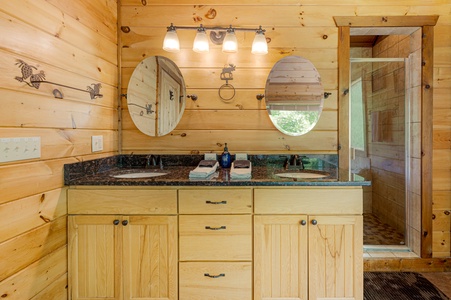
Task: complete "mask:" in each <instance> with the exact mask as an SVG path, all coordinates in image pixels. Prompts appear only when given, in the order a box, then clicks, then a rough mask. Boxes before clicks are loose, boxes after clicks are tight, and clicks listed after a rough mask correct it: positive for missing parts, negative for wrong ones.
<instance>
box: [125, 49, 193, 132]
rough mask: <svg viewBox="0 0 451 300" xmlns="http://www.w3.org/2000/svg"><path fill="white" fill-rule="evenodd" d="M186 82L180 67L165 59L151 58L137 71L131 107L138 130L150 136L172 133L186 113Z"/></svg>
mask: <svg viewBox="0 0 451 300" xmlns="http://www.w3.org/2000/svg"><path fill="white" fill-rule="evenodd" d="M185 100H186V99H185V81H184V80H183V76H182V73H181V72H180V70H179V68H178V67H177V65H176V64H175V63H174V62H173V61H172V60H170V59H169V58H166V57H163V56H153V57H148V58H146V59H144V60H143V61H141V62H140V63H139V64H138V66H137V67H136V68H135V70H134V71H133V74H132V77H131V78H130V82H129V84H128V89H127V105H128V111H129V113H130V116H131V118H132V120H133V123H134V124H135V125H136V127H137V128H138V129H139V130H140V131H141V132H142V133H144V134H147V135H150V136H163V135H166V134H168V133H169V132H171V131H172V130H173V129H174V128H175V126H177V124H178V122H179V121H180V119H181V118H182V115H183V112H184V110H185Z"/></svg>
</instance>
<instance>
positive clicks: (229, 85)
mask: <svg viewBox="0 0 451 300" xmlns="http://www.w3.org/2000/svg"><path fill="white" fill-rule="evenodd" d="M230 89H231V90H232V91H233V94H232V97H229V98H225V97H224V96H223V95H222V94H221V91H222V92H224V91H225V90H230ZM218 94H219V98H221V99H222V100H223V101H229V100H232V99H233V97H235V88H234V87H233V85H231V84H228V83H226V84H223V85H221V87H220V88H219V90H218Z"/></svg>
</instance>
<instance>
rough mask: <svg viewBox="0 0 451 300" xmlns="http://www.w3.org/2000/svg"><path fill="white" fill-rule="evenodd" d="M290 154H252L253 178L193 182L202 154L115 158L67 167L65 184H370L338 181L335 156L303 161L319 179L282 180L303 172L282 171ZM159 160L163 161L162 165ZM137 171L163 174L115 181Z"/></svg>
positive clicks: (224, 172)
mask: <svg viewBox="0 0 451 300" xmlns="http://www.w3.org/2000/svg"><path fill="white" fill-rule="evenodd" d="M289 157H290V156H289V155H286V154H284V155H250V156H249V160H250V161H251V162H252V178H251V179H231V178H230V169H222V168H221V167H218V169H217V171H216V172H215V173H213V174H212V175H210V176H209V177H207V178H205V179H197V178H196V179H190V178H189V172H190V171H191V170H193V169H194V168H195V167H196V166H197V164H198V163H199V162H200V161H201V160H202V159H203V156H202V155H152V156H151V155H116V156H111V157H107V158H101V159H95V160H90V161H84V162H79V163H74V164H67V165H65V166H64V182H65V184H66V185H72V186H74V185H92V186H94V185H111V186H368V185H371V182H370V181H367V180H365V179H364V178H362V177H359V176H353V178H354V179H352V180H349V181H339V180H338V179H337V168H336V167H335V166H336V161H337V157H336V155H307V156H303V157H302V160H303V161H304V164H305V170H304V172H307V171H308V172H318V173H326V174H328V176H327V177H324V178H320V179H292V178H280V177H278V176H276V175H275V174H277V173H286V172H302V171H301V170H300V169H299V167H293V166H290V169H289V170H285V169H284V168H283V164H284V161H286V160H287V159H288V158H289ZM160 161H161V162H162V163H161V164H160ZM136 172H162V173H167V174H166V175H162V176H158V177H151V178H136V179H130V178H115V177H113V176H114V175H118V174H124V173H136Z"/></svg>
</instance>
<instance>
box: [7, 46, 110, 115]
mask: <svg viewBox="0 0 451 300" xmlns="http://www.w3.org/2000/svg"><path fill="white" fill-rule="evenodd" d="M0 54H1V55H0V70H1V72H0V80H1V81H2V82H3V84H2V89H3V88H4V89H7V90H15V91H22V92H24V93H30V94H38V95H42V96H48V97H50V98H54V97H53V90H54V89H55V88H57V89H58V90H60V91H61V93H62V94H63V97H64V99H65V100H74V101H80V102H85V103H89V104H93V105H99V106H106V107H116V106H117V88H116V87H115V86H113V85H112V84H115V83H116V82H117V78H113V77H111V78H104V80H105V81H104V82H103V83H102V88H101V89H100V93H101V94H102V95H103V97H102V98H97V99H95V100H92V99H91V97H90V95H89V94H88V93H86V92H81V91H77V90H73V89H70V88H65V87H61V86H58V85H54V84H47V83H42V84H41V85H40V87H39V89H35V88H34V87H30V86H28V85H27V84H26V83H24V82H19V81H18V80H15V78H16V76H17V77H21V76H22V74H21V69H20V68H19V67H20V65H17V62H18V61H17V60H22V61H24V62H26V63H27V64H28V65H30V66H32V67H36V68H38V70H33V73H34V74H37V73H38V72H39V71H40V70H43V71H44V73H45V80H47V81H49V82H55V83H58V84H63V85H67V86H72V87H75V88H79V89H81V90H86V89H87V87H88V86H90V87H92V85H91V84H93V83H96V81H95V80H93V79H90V78H87V77H85V76H83V75H81V74H74V73H72V72H69V71H68V70H65V69H61V68H58V67H55V66H52V65H50V64H46V63H42V62H37V61H35V60H33V59H29V58H27V57H25V56H22V55H19V54H16V53H14V54H11V53H10V52H7V51H2V50H0Z"/></svg>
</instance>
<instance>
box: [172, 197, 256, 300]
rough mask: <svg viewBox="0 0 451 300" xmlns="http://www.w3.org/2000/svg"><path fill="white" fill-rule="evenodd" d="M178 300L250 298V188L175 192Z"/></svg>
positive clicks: (234, 299)
mask: <svg viewBox="0 0 451 300" xmlns="http://www.w3.org/2000/svg"><path fill="white" fill-rule="evenodd" d="M179 239H180V243H179V244H180V250H179V251H180V256H179V261H180V262H179V274H180V279H179V281H180V294H179V299H180V300H210V299H215V300H251V299H252V190H251V189H249V188H247V189H233V188H228V189H187V190H179Z"/></svg>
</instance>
